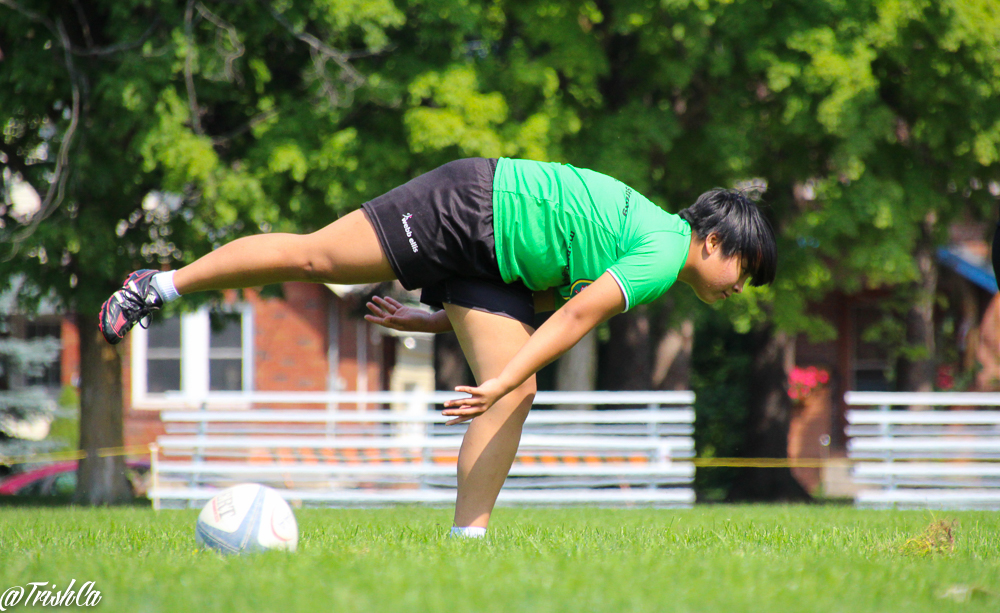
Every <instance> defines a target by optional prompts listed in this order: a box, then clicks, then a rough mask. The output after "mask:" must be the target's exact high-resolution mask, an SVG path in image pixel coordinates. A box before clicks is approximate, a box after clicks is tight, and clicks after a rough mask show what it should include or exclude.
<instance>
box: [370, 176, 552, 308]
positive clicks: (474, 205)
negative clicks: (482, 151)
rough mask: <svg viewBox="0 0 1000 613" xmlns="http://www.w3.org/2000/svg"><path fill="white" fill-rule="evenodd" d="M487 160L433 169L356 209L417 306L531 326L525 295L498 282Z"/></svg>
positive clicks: (517, 285)
mask: <svg viewBox="0 0 1000 613" xmlns="http://www.w3.org/2000/svg"><path fill="white" fill-rule="evenodd" d="M496 167H497V161H496V160H495V159H485V158H471V159H466V160H457V161H454V162H449V163H448V164H445V165H444V166H441V167H440V168H437V169H435V170H432V171H430V172H428V173H425V174H422V175H420V176H419V177H416V178H415V179H413V180H411V181H409V182H407V183H405V184H403V185H401V186H399V187H397V188H395V189H393V190H392V191H389V192H387V193H385V194H383V195H381V196H379V197H378V198H375V199H374V200H371V201H369V202H366V203H364V204H363V205H362V208H363V209H364V211H365V214H366V215H367V216H368V219H369V221H371V224H372V226H373V227H374V229H375V234H376V235H377V236H378V240H379V243H380V244H381V245H382V251H384V252H385V255H386V258H388V260H389V265H390V266H392V270H393V272H395V273H396V277H397V278H398V279H399V281H400V283H402V284H403V287H405V288H406V289H410V290H412V289H416V288H418V287H419V288H423V291H422V292H421V295H420V301H421V302H423V303H425V304H429V305H431V306H435V307H438V308H441V305H442V303H448V304H455V305H458V306H463V307H466V308H470V309H477V310H481V311H486V312H489V313H495V314H497V315H503V316H506V317H511V318H513V319H516V320H518V321H521V322H523V323H525V324H527V325H529V326H530V325H533V323H534V315H535V307H534V301H533V299H532V293H531V290H529V289H528V288H527V287H525V286H524V284H523V283H520V282H517V283H504V281H503V278H502V277H501V276H500V267H499V265H498V264H497V254H496V243H495V241H494V236H493V174H494V173H495V172H496Z"/></svg>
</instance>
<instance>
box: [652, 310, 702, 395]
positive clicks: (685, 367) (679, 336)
mask: <svg viewBox="0 0 1000 613" xmlns="http://www.w3.org/2000/svg"><path fill="white" fill-rule="evenodd" d="M693 350H694V320H693V319H690V318H689V319H685V320H683V321H681V322H680V325H679V326H676V327H674V328H670V329H669V330H667V331H666V332H665V333H664V334H663V336H662V337H661V338H660V342H659V343H658V344H657V346H656V355H655V358H654V361H653V373H652V388H651V389H657V390H675V391H676V390H689V389H691V352H692V351H693Z"/></svg>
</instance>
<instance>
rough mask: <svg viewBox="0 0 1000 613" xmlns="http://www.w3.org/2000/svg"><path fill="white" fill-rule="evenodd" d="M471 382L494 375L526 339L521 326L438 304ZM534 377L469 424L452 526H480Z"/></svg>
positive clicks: (511, 451)
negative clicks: (455, 341)
mask: <svg viewBox="0 0 1000 613" xmlns="http://www.w3.org/2000/svg"><path fill="white" fill-rule="evenodd" d="M444 307H445V311H446V312H447V313H448V318H449V319H450V320H451V325H452V327H453V328H454V330H455V334H456V335H457V336H458V341H459V343H460V344H461V345H462V351H463V352H464V353H465V356H466V359H468V361H469V366H470V367H471V368H472V374H473V375H474V376H475V377H476V382H477V383H482V382H483V381H486V380H488V379H491V378H493V377H496V376H497V375H499V374H500V371H502V370H503V368H504V366H506V365H507V362H509V361H510V359H511V358H512V357H514V354H516V353H517V352H518V351H519V350H520V349H521V347H523V346H524V343H526V342H527V341H528V338H529V337H530V336H531V333H532V329H531V327H529V326H526V325H524V324H522V323H521V322H519V321H517V320H514V319H510V318H507V317H503V316H500V315H494V314H492V313H484V312H482V311H476V310H473V309H467V308H465V307H460V306H455V305H452V304H446V305H444ZM535 389H536V388H535V378H534V377H531V378H530V379H528V380H527V381H525V382H524V383H523V384H522V385H521V386H520V387H518V388H517V389H515V390H514V391H512V392H510V393H509V394H507V395H506V396H504V397H503V398H501V399H500V400H499V401H498V402H497V403H496V404H494V405H493V406H492V407H490V409H489V410H488V411H486V412H485V413H483V414H482V415H480V416H479V417H476V418H475V419H473V420H472V422H471V423H470V424H469V430H468V432H466V434H465V438H464V439H463V440H462V448H461V450H460V451H459V454H458V497H457V499H456V501H455V525H456V526H461V527H465V526H478V527H483V528H485V527H486V525H487V524H488V523H489V521H490V513H491V512H492V511H493V505H494V504H496V500H497V495H498V494H499V493H500V488H501V486H503V482H504V480H505V479H506V478H507V473H508V472H509V471H510V465H511V464H512V463H513V462H514V455H515V454H516V453H517V446H518V443H519V442H520V440H521V427H522V426H523V425H524V420H525V418H526V417H527V416H528V411H529V410H530V409H531V403H532V401H533V400H534V398H535Z"/></svg>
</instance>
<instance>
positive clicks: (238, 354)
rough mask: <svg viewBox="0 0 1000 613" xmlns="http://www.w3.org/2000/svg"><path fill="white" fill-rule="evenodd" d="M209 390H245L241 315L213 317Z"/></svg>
mask: <svg viewBox="0 0 1000 613" xmlns="http://www.w3.org/2000/svg"><path fill="white" fill-rule="evenodd" d="M208 389H209V390H211V391H213V392H221V391H226V392H232V391H239V390H242V389H243V317H242V316H241V315H240V314H238V313H212V316H211V333H210V334H209V339H208Z"/></svg>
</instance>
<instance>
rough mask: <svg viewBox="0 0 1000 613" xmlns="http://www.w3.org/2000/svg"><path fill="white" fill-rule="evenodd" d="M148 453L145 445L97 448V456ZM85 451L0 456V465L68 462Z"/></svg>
mask: <svg viewBox="0 0 1000 613" xmlns="http://www.w3.org/2000/svg"><path fill="white" fill-rule="evenodd" d="M147 453H149V447H147V446H146V445H130V446H128V447H102V448H101V449H98V450H97V457H99V458H111V457H115V456H122V455H145V454H147ZM87 455H88V454H87V452H86V451H84V450H83V449H77V450H75V451H60V452H57V453H45V454H39V455H24V456H10V457H3V456H0V466H13V465H15V464H45V463H49V462H68V461H71V460H82V459H83V458H85V457H87Z"/></svg>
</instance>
